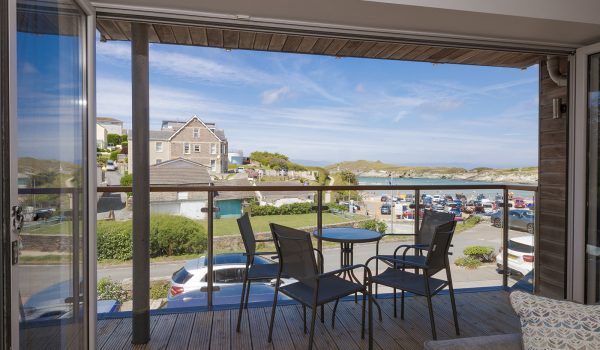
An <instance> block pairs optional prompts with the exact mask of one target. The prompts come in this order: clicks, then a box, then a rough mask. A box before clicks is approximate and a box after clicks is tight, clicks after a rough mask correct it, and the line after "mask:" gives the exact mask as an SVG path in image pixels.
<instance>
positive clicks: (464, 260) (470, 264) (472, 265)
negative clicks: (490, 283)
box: [454, 256, 481, 270]
mask: <svg viewBox="0 0 600 350" xmlns="http://www.w3.org/2000/svg"><path fill="white" fill-rule="evenodd" d="M454 264H455V265H456V266H462V267H464V268H467V269H469V270H473V269H476V268H478V267H479V266H481V261H479V260H477V259H475V258H473V257H470V256H464V257H460V258H457V259H456V260H455V261H454Z"/></svg>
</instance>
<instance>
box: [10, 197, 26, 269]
mask: <svg viewBox="0 0 600 350" xmlns="http://www.w3.org/2000/svg"><path fill="white" fill-rule="evenodd" d="M10 219H11V220H10V221H11V226H12V230H13V232H14V233H15V234H16V235H17V237H18V238H17V239H16V240H14V241H12V242H11V255H12V256H11V262H12V264H13V265H16V264H18V263H19V255H20V254H21V249H20V238H21V237H20V234H21V229H22V228H23V221H25V217H24V216H23V208H22V207H21V206H20V205H13V206H12V208H11V210H10Z"/></svg>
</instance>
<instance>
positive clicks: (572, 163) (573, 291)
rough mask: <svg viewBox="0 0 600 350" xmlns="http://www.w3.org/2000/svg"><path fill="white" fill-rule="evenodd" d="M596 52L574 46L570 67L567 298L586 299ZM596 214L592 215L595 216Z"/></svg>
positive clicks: (599, 50)
mask: <svg viewBox="0 0 600 350" xmlns="http://www.w3.org/2000/svg"><path fill="white" fill-rule="evenodd" d="M597 53H600V43H596V44H592V45H588V46H584V47H581V48H578V49H577V51H576V53H575V57H574V60H571V69H572V72H575V74H572V75H571V80H570V91H569V92H570V96H571V98H570V106H571V108H570V111H569V115H570V116H571V117H570V121H569V127H570V135H569V138H570V140H572V141H571V142H570V144H569V152H570V153H569V202H570V203H569V214H568V220H569V235H568V238H569V242H568V247H569V248H568V252H567V255H568V256H567V259H568V271H567V281H568V290H567V298H568V299H570V300H574V301H577V302H581V303H585V302H586V301H587V298H586V297H587V293H588V290H587V279H588V274H587V269H586V240H587V236H588V232H589V230H591V229H592V227H591V226H592V225H590V221H591V220H592V219H594V218H591V217H590V215H589V214H590V213H589V206H590V204H591V202H590V200H591V199H592V198H591V197H593V196H595V195H598V194H597V193H593V192H592V189H591V187H590V185H591V182H590V181H591V179H590V178H589V173H588V171H589V165H590V158H589V156H590V154H591V153H590V151H591V150H590V149H588V146H589V128H588V123H589V120H588V119H589V116H588V83H589V77H588V74H589V66H588V61H589V56H591V55H594V54H597ZM598 219H599V218H595V220H598Z"/></svg>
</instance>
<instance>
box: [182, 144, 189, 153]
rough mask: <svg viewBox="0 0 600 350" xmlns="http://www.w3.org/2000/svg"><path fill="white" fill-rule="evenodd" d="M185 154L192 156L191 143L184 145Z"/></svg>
mask: <svg viewBox="0 0 600 350" xmlns="http://www.w3.org/2000/svg"><path fill="white" fill-rule="evenodd" d="M183 154H190V144H189V143H184V144H183Z"/></svg>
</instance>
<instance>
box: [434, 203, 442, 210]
mask: <svg viewBox="0 0 600 350" xmlns="http://www.w3.org/2000/svg"><path fill="white" fill-rule="evenodd" d="M432 209H433V210H435V211H444V206H443V205H441V204H434V205H433V207H432Z"/></svg>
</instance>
